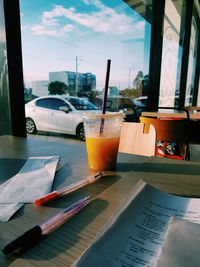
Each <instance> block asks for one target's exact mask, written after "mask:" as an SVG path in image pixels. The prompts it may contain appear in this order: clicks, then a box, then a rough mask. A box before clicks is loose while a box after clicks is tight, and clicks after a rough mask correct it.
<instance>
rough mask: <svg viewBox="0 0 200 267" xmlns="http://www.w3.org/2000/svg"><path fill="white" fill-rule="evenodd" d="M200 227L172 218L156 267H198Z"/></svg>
mask: <svg viewBox="0 0 200 267" xmlns="http://www.w3.org/2000/svg"><path fill="white" fill-rule="evenodd" d="M199 248H200V225H199V224H197V223H193V222H188V221H186V220H182V219H176V218H172V219H171V220H170V224H169V227H168V230H167V233H166V237H165V241H164V244H163V246H162V249H161V254H160V256H159V260H158V263H157V265H156V267H168V266H175V267H190V266H191V267H199V266H200V253H199Z"/></svg>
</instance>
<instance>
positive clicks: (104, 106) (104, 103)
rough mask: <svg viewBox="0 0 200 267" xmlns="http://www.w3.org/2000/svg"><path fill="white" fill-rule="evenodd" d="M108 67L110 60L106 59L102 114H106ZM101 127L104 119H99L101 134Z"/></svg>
mask: <svg viewBox="0 0 200 267" xmlns="http://www.w3.org/2000/svg"><path fill="white" fill-rule="evenodd" d="M110 65H111V59H108V61H107V70H106V81H105V88H104V97H103V104H102V114H105V113H106V102H107V95H108V84H109V77H110ZM103 126H104V119H101V125H100V133H103Z"/></svg>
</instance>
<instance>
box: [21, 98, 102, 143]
mask: <svg viewBox="0 0 200 267" xmlns="http://www.w3.org/2000/svg"><path fill="white" fill-rule="evenodd" d="M83 112H84V113H85V112H98V109H97V107H96V106H95V105H93V104H92V103H90V102H89V101H87V100H85V99H83V98H78V97H70V96H45V97H38V98H36V99H34V100H32V101H30V102H28V103H27V104H26V105H25V113H26V131H27V132H28V133H29V134H36V133H37V131H49V132H58V133H65V134H71V135H76V136H77V137H78V138H79V139H80V140H84V139H85V134H84V127H83V119H82V117H81V115H82V114H83Z"/></svg>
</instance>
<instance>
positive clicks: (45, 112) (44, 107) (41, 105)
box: [31, 97, 53, 131]
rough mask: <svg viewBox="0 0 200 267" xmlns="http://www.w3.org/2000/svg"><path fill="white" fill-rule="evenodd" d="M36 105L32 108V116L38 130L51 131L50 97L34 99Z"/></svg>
mask: <svg viewBox="0 0 200 267" xmlns="http://www.w3.org/2000/svg"><path fill="white" fill-rule="evenodd" d="M35 105H36V107H35V108H33V110H32V116H31V117H32V118H33V120H34V121H35V123H36V126H37V128H38V129H39V130H44V131H51V130H52V129H53V124H52V120H51V111H52V104H51V98H50V97H47V98H41V99H38V100H36V102H35Z"/></svg>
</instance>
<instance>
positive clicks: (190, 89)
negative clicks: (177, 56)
mask: <svg viewBox="0 0 200 267" xmlns="http://www.w3.org/2000/svg"><path fill="white" fill-rule="evenodd" d="M198 35H199V27H198V24H197V17H196V16H195V13H194V10H193V16H192V25H191V37H190V50H189V63H188V74H187V84H186V95H185V106H192V100H193V94H194V79H195V69H196V60H197V45H198Z"/></svg>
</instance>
